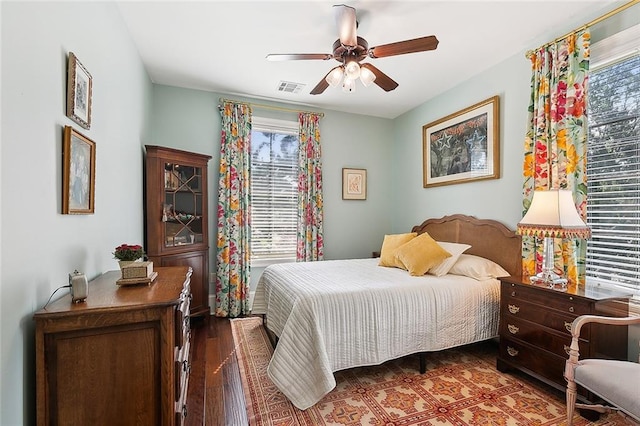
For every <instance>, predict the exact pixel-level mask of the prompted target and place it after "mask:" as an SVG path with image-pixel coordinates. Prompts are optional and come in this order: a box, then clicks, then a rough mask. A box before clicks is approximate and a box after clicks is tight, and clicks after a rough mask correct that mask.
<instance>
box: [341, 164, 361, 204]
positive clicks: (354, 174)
mask: <svg viewBox="0 0 640 426" xmlns="http://www.w3.org/2000/svg"><path fill="white" fill-rule="evenodd" d="M342 199H343V200H366V199H367V170H366V169H346V168H344V169H342Z"/></svg>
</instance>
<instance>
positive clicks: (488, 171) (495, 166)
mask: <svg viewBox="0 0 640 426" xmlns="http://www.w3.org/2000/svg"><path fill="white" fill-rule="evenodd" d="M499 103H500V98H499V96H493V97H491V98H489V99H486V100H484V101H482V102H478V103H477V104H475V105H472V106H470V107H468V108H465V109H463V110H461V111H458V112H455V113H453V114H450V115H448V116H446V117H444V118H441V119H440V120H437V121H434V122H432V123H429V124H425V125H424V126H422V152H423V154H422V155H423V160H422V170H423V173H422V174H423V181H422V183H423V187H425V188H428V187H432V186H442V185H451V184H455V183H464V182H472V181H476V180H484V179H498V178H499V177H500V128H499V115H500V109H499Z"/></svg>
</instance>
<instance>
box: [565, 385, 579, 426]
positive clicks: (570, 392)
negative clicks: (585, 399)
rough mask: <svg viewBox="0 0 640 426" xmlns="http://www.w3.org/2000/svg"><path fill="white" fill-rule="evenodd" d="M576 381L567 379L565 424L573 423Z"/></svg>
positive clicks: (570, 425)
mask: <svg viewBox="0 0 640 426" xmlns="http://www.w3.org/2000/svg"><path fill="white" fill-rule="evenodd" d="M576 397H577V390H576V382H574V381H569V382H568V383H567V426H572V425H573V413H574V412H575V407H576Z"/></svg>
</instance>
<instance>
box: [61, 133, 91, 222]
mask: <svg viewBox="0 0 640 426" xmlns="http://www.w3.org/2000/svg"><path fill="white" fill-rule="evenodd" d="M62 145H63V146H62V167H63V168H62V170H63V172H62V213H63V214H93V213H94V210H95V187H96V144H95V142H93V141H92V140H91V139H89V138H87V137H86V136H85V135H83V134H82V133H79V132H77V131H76V130H75V129H73V128H72V127H71V126H65V127H64V140H63V144H62Z"/></svg>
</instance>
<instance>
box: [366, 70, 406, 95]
mask: <svg viewBox="0 0 640 426" xmlns="http://www.w3.org/2000/svg"><path fill="white" fill-rule="evenodd" d="M360 67H361V68H366V69H368V70H369V71H371V72H372V73H373V74H375V76H376V79H375V80H373V82H374V83H375V84H377V85H378V86H380V88H381V89H382V90H384V91H385V92H390V91H392V90H393V89H395V88H396V87H398V83H396V82H395V81H393V80H392V79H391V77H389V76H388V75H386V74H385V73H383V72H382V71H380V70H379V69H378V68H376V67H375V66H373V65H371V64H360Z"/></svg>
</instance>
